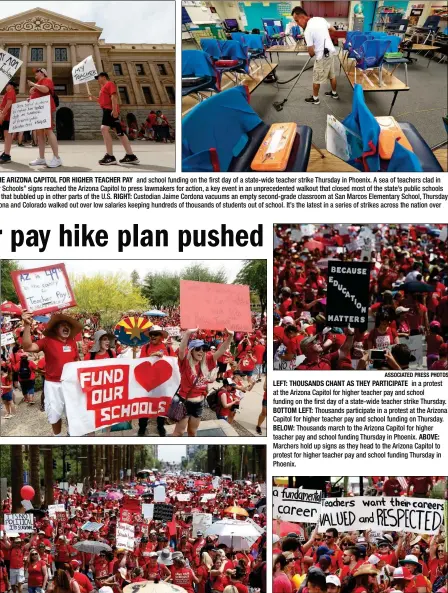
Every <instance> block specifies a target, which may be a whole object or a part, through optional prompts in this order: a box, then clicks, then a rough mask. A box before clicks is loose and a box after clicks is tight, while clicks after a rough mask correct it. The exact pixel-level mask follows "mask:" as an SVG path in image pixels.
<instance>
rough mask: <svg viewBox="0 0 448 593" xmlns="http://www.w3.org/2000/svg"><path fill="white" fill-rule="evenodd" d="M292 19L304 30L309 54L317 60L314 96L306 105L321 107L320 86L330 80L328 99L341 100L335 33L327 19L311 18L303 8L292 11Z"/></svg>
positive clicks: (314, 71)
mask: <svg viewBox="0 0 448 593" xmlns="http://www.w3.org/2000/svg"><path fill="white" fill-rule="evenodd" d="M291 14H292V18H293V19H294V20H295V22H296V23H297V24H298V25H299V27H301V28H302V29H303V30H304V35H305V42H306V46H307V49H308V54H309V55H310V56H311V57H313V56H314V58H315V60H314V68H313V94H312V95H311V97H308V98H307V99H305V101H306V103H311V104H312V105H319V104H320V99H319V89H320V85H321V84H323V83H324V82H326V81H327V79H330V84H331V91H328V92H326V93H325V95H326V96H327V97H331V98H332V99H339V95H338V94H337V92H336V73H335V72H336V65H335V60H336V50H335V48H334V45H333V42H332V41H331V37H330V32H334V29H333V28H332V27H331V25H330V23H328V22H327V21H326V20H325V19H323V18H321V17H310V16H308V15H307V13H306V12H305V10H303V8H300V6H296V7H295V8H294V10H293V11H292V13H291Z"/></svg>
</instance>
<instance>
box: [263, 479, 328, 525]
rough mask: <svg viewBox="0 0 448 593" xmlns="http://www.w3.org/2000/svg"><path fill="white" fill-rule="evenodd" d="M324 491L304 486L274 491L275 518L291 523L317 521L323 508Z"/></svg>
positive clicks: (276, 488)
mask: <svg viewBox="0 0 448 593" xmlns="http://www.w3.org/2000/svg"><path fill="white" fill-rule="evenodd" d="M321 500H322V492H321V491H320V490H303V489H302V488H279V487H277V486H276V487H275V488H274V490H273V491H272V504H273V515H272V516H273V518H274V519H280V520H281V521H289V522H291V523H316V522H317V519H318V518H319V514H320V510H321Z"/></svg>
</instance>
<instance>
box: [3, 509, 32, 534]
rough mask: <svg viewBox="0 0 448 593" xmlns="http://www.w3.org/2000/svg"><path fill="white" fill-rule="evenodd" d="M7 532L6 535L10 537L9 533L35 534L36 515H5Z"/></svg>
mask: <svg viewBox="0 0 448 593" xmlns="http://www.w3.org/2000/svg"><path fill="white" fill-rule="evenodd" d="M5 531H6V535H8V533H33V531H34V515H32V514H31V513H29V514H28V513H24V514H20V513H14V514H12V515H6V514H5Z"/></svg>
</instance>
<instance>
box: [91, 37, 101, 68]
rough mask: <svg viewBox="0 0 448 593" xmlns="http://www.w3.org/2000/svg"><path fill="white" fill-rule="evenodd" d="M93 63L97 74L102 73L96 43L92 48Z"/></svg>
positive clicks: (98, 49)
mask: <svg viewBox="0 0 448 593" xmlns="http://www.w3.org/2000/svg"><path fill="white" fill-rule="evenodd" d="M93 53H94V54H95V55H94V62H95V66H96V69H97V71H98V72H102V71H103V62H102V61H101V54H100V46H99V45H98V44H97V43H96V44H95V45H94V46H93Z"/></svg>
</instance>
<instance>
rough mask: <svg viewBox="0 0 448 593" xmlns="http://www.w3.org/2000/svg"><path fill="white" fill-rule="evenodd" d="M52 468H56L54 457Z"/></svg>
mask: <svg viewBox="0 0 448 593" xmlns="http://www.w3.org/2000/svg"><path fill="white" fill-rule="evenodd" d="M53 469H56V459H53Z"/></svg>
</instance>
